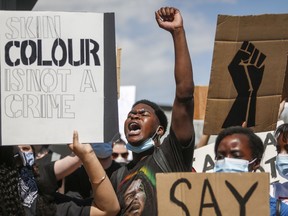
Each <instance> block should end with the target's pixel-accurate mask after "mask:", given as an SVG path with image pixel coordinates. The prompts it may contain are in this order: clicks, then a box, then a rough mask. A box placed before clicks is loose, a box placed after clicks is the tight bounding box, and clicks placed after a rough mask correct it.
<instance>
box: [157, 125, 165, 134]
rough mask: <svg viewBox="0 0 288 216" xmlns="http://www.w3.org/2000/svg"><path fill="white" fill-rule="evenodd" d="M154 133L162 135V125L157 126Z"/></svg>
mask: <svg viewBox="0 0 288 216" xmlns="http://www.w3.org/2000/svg"><path fill="white" fill-rule="evenodd" d="M156 133H157V136H158V137H162V136H163V135H164V127H163V126H161V125H159V126H158V128H157V131H156Z"/></svg>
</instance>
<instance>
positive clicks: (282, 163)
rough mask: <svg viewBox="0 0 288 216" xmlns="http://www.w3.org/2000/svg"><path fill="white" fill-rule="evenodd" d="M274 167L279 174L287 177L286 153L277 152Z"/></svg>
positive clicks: (287, 163) (287, 155) (287, 158)
mask: <svg viewBox="0 0 288 216" xmlns="http://www.w3.org/2000/svg"><path fill="white" fill-rule="evenodd" d="M276 169H277V170H278V173H279V175H280V176H282V177H283V178H285V179H288V154H278V155H277V156H276Z"/></svg>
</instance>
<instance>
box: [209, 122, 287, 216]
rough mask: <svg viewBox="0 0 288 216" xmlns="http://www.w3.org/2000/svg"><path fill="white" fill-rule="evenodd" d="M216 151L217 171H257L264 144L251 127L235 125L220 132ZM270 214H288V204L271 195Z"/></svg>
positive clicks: (273, 215)
mask: <svg viewBox="0 0 288 216" xmlns="http://www.w3.org/2000/svg"><path fill="white" fill-rule="evenodd" d="M214 153H215V159H216V161H215V166H214V171H215V172H235V173H237V172H256V170H257V169H258V168H259V167H260V162H261V159H262V157H263V154H264V145H263V142H262V140H261V139H260V137H258V136H257V135H256V134H255V133H254V132H253V131H252V130H251V129H249V128H243V127H241V126H233V127H229V128H226V129H224V130H222V131H221V132H220V133H219V134H218V136H217V138H216V141H215V146H214ZM267 196H269V194H267ZM270 215H271V216H285V215H288V206H287V205H285V204H284V203H283V202H281V200H277V199H276V198H274V197H271V196H270Z"/></svg>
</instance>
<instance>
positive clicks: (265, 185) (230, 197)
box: [156, 173, 270, 216]
mask: <svg viewBox="0 0 288 216" xmlns="http://www.w3.org/2000/svg"><path fill="white" fill-rule="evenodd" d="M156 189H157V203H158V215H159V216H166V215H179V216H180V215H185V216H188V215H201V216H205V215H207V216H211V215H223V216H230V215H265V216H266V215H267V216H268V215H269V214H270V205H269V176H268V173H169V174H167V173H157V174H156ZM255 207H256V208H255Z"/></svg>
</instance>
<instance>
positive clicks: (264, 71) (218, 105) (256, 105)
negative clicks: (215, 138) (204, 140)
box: [203, 14, 288, 135]
mask: <svg viewBox="0 0 288 216" xmlns="http://www.w3.org/2000/svg"><path fill="white" fill-rule="evenodd" d="M287 22H288V14H265V15H257V16H228V15H219V16H218V21H217V29H216V35H215V43H214V53H213V59H212V68H211V77H210V83H209V89H208V98H207V106H206V113H205V122H204V130H203V133H204V134H208V135H209V134H210V135H216V134H218V133H219V132H220V131H221V130H222V129H223V128H226V127H229V126H233V125H242V123H243V122H244V121H246V122H247V126H248V127H252V128H253V130H254V131H255V132H264V131H271V130H274V129H275V128H276V123H277V115H278V110H279V104H280V101H281V96H282V91H283V84H284V78H285V71H286V64H287V51H288V40H287V39H288V26H287Z"/></svg>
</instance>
